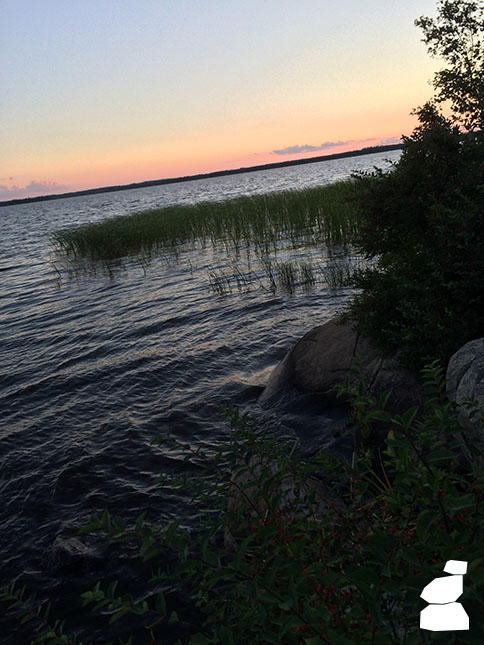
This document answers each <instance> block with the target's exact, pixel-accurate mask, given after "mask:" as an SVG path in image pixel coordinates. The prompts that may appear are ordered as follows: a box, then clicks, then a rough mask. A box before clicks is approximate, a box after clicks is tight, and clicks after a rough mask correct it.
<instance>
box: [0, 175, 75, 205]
mask: <svg viewBox="0 0 484 645" xmlns="http://www.w3.org/2000/svg"><path fill="white" fill-rule="evenodd" d="M66 190H67V186H62V185H61V184H58V183H56V182H55V181H37V180H35V179H33V180H32V181H31V182H30V183H29V184H27V186H2V185H0V201H8V200H10V199H24V198H25V197H39V196H40V195H52V194H55V193H62V192H65V191H66Z"/></svg>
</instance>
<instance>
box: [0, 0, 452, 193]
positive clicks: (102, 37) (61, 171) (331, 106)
mask: <svg viewBox="0 0 484 645" xmlns="http://www.w3.org/2000/svg"><path fill="white" fill-rule="evenodd" d="M436 5H437V2H436V0H0V9H1V13H0V16H1V17H0V57H1V60H2V65H1V66H0V88H1V89H0V150H1V154H0V200H8V199H14V198H18V197H32V196H36V195H44V194H49V193H59V192H66V191H74V190H83V189H86V188H96V187H101V186H110V185H120V184H127V183H132V182H139V181H146V180H153V179H163V178H168V177H179V176H186V175H192V174H198V173H206V172H212V171H216V170H225V169H233V168H240V167H248V166H253V165H259V164H265V163H273V162H278V161H285V160H289V159H299V158H307V157H311V156H317V155H322V154H329V153H334V152H343V151H345V150H355V149H359V148H362V147H366V146H370V145H378V144H382V143H396V142H399V140H400V138H401V135H402V134H406V135H408V134H410V133H411V131H412V129H413V128H414V126H415V125H416V117H415V116H412V115H411V114H410V113H411V111H412V109H414V108H416V107H417V106H419V105H422V104H423V103H425V101H426V100H428V99H429V98H430V97H431V95H432V88H431V85H430V84H429V81H431V80H432V77H433V75H434V73H435V71H437V70H438V69H439V62H438V61H436V60H434V59H432V58H431V57H430V56H429V55H428V54H427V51H426V46H425V44H424V43H423V42H421V38H422V34H421V32H420V30H419V29H418V28H417V27H415V26H414V20H415V19H416V18H418V17H419V16H421V15H426V16H435V14H436Z"/></svg>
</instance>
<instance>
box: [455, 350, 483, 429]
mask: <svg viewBox="0 0 484 645" xmlns="http://www.w3.org/2000/svg"><path fill="white" fill-rule="evenodd" d="M446 376H447V394H448V396H449V398H450V399H451V400H453V401H455V402H456V403H457V405H458V409H459V423H460V424H461V425H462V426H463V428H465V429H466V430H468V431H469V432H470V433H471V434H472V435H473V436H475V437H476V438H477V439H479V440H482V441H484V338H478V339H477V340H471V341H469V342H468V343H466V344H465V345H464V346H463V347H461V348H460V349H459V350H458V351H457V352H456V353H455V354H454V355H453V356H452V357H451V359H450V361H449V364H448V366H447V375H446ZM471 400H473V401H474V405H475V406H476V409H477V414H474V415H470V414H469V409H468V408H467V406H466V405H465V403H466V401H471Z"/></svg>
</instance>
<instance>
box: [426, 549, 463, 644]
mask: <svg viewBox="0 0 484 645" xmlns="http://www.w3.org/2000/svg"><path fill="white" fill-rule="evenodd" d="M444 571H445V573H450V574H452V575H450V576H446V577H444V578H434V580H432V582H430V583H429V584H428V585H427V586H426V587H425V589H424V590H423V591H422V593H421V594H420V597H421V598H423V599H424V600H425V601H426V602H429V603H432V604H430V605H429V606H428V607H425V609H423V610H422V611H421V612H420V629H428V630H430V631H432V632H447V631H454V630H457V629H469V616H468V615H467V614H466V611H465V609H464V607H463V606H462V605H461V604H460V602H455V601H456V600H457V598H459V596H460V595H461V594H462V590H463V579H464V574H465V573H466V571H467V562H463V561H462V560H449V561H448V562H447V563H446V565H445V567H444Z"/></svg>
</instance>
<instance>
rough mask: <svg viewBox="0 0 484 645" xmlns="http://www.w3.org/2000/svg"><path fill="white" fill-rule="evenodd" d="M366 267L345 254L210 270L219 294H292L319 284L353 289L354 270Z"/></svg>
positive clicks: (269, 260)
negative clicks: (279, 292)
mask: <svg viewBox="0 0 484 645" xmlns="http://www.w3.org/2000/svg"><path fill="white" fill-rule="evenodd" d="M365 266H367V263H365V260H364V259H363V258H360V257H357V256H355V257H346V256H344V255H338V256H335V257H331V258H325V257H320V256H319V257H314V256H311V255H309V256H305V257H304V258H303V259H299V258H295V259H294V258H293V259H288V260H278V259H276V258H275V257H272V258H270V257H267V256H263V257H262V258H260V259H259V260H258V261H257V262H256V263H253V264H247V265H245V264H243V263H242V262H240V261H238V260H236V259H234V260H233V261H232V266H231V267H228V266H225V267H224V266H222V267H220V266H219V267H217V268H212V269H211V270H210V271H209V285H210V289H211V290H212V291H213V292H215V293H218V294H219V295H229V294H232V293H234V292H235V291H239V292H240V291H252V290H254V289H262V290H264V291H268V292H271V293H275V292H276V291H278V290H280V291H283V292H286V293H290V294H292V293H295V292H296V291H298V290H302V291H305V292H308V291H311V289H313V288H314V287H315V286H316V285H322V286H324V287H328V288H330V289H339V288H342V287H347V286H350V284H351V279H352V277H353V275H354V273H355V271H358V270H360V269H362V268H363V267H365Z"/></svg>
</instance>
